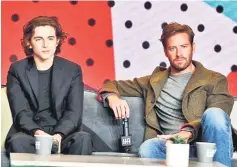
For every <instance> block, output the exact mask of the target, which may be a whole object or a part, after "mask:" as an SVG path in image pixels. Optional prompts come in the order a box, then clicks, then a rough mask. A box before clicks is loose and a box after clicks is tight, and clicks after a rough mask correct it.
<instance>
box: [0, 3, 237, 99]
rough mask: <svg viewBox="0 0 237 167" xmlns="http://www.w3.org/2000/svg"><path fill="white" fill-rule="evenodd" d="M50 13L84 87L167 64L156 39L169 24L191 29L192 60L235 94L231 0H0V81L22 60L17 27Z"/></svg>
mask: <svg viewBox="0 0 237 167" xmlns="http://www.w3.org/2000/svg"><path fill="white" fill-rule="evenodd" d="M39 15H49V16H56V17H57V18H58V19H59V21H60V23H61V24H62V26H63V29H64V31H66V32H67V33H68V34H69V36H68V38H67V40H66V41H65V43H64V44H63V47H62V51H61V53H60V54H59V55H60V56H62V57H65V58H67V59H69V60H72V61H74V62H77V63H78V64H80V65H81V66H82V70H83V74H84V82H85V84H86V85H88V86H90V87H92V88H95V89H98V88H99V87H101V85H102V84H103V83H104V82H105V81H107V80H112V79H132V78H133V77H140V76H144V75H148V74H150V73H151V72H152V71H153V70H154V68H155V67H156V66H158V65H160V66H164V67H167V66H169V62H168V59H167V58H166V57H165V55H164V52H163V47H162V44H161V42H160V41H159V38H160V35H161V32H162V28H163V27H164V26H166V25H167V23H170V22H178V23H182V24H187V25H189V26H191V27H192V29H193V30H194V32H195V39H194V40H195V43H196V51H195V54H194V59H195V60H198V61H200V62H201V63H202V64H204V66H206V67H207V68H209V69H212V70H215V71H218V72H220V73H222V74H224V75H225V76H227V78H228V81H229V89H230V92H231V94H233V95H235V96H237V86H236V85H237V74H236V73H237V54H236V53H237V4H235V3H232V2H231V1H226V2H225V1H219V2H214V1H213V2H212V1H186V2H185V1H182V2H181V1H168V2H166V1H160V2H157V1H136V2H133V1H101V2H99V1H94V2H85V1H80V2H77V1H63V2H46V1H31V2H30V1H28V2H17V1H16V2H6V1H5V2H4V1H3V2H2V84H6V76H7V71H8V69H9V66H10V64H11V63H12V62H15V61H18V60H20V59H23V58H25V55H24V52H23V49H22V48H21V45H20V39H21V38H22V27H23V25H24V24H25V23H26V22H27V21H29V20H30V19H32V18H33V17H35V16H39Z"/></svg>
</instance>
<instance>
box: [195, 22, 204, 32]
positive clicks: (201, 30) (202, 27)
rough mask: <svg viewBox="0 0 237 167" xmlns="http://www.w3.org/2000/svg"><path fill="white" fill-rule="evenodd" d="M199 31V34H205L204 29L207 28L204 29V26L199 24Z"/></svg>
mask: <svg viewBox="0 0 237 167" xmlns="http://www.w3.org/2000/svg"><path fill="white" fill-rule="evenodd" d="M197 29H198V31H199V32H203V31H204V29H205V27H204V25H203V24H199V25H198V27H197Z"/></svg>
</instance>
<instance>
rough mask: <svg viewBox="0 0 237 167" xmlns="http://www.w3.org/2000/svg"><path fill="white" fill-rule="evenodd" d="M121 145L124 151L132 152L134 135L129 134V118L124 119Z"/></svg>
mask: <svg viewBox="0 0 237 167" xmlns="http://www.w3.org/2000/svg"><path fill="white" fill-rule="evenodd" d="M121 145H122V147H123V151H124V152H130V151H131V148H130V146H131V145H132V135H130V134H129V119H128V118H124V119H123V135H122V136H121Z"/></svg>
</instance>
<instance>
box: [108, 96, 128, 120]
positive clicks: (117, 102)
mask: <svg viewBox="0 0 237 167" xmlns="http://www.w3.org/2000/svg"><path fill="white" fill-rule="evenodd" d="M107 100H108V103H109V106H110V108H111V109H112V110H113V112H114V115H115V118H116V119H121V118H125V116H126V117H127V118H129V106H128V103H127V102H126V101H125V100H122V99H120V98H119V97H118V96H117V95H114V94H113V95H109V96H108V97H107Z"/></svg>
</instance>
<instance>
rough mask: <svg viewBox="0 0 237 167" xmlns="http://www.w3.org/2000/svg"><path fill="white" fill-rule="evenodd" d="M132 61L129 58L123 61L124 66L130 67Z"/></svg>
mask: <svg viewBox="0 0 237 167" xmlns="http://www.w3.org/2000/svg"><path fill="white" fill-rule="evenodd" d="M130 65H131V64H130V61H129V60H125V61H124V62H123V66H124V67H125V68H128V67H130Z"/></svg>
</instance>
